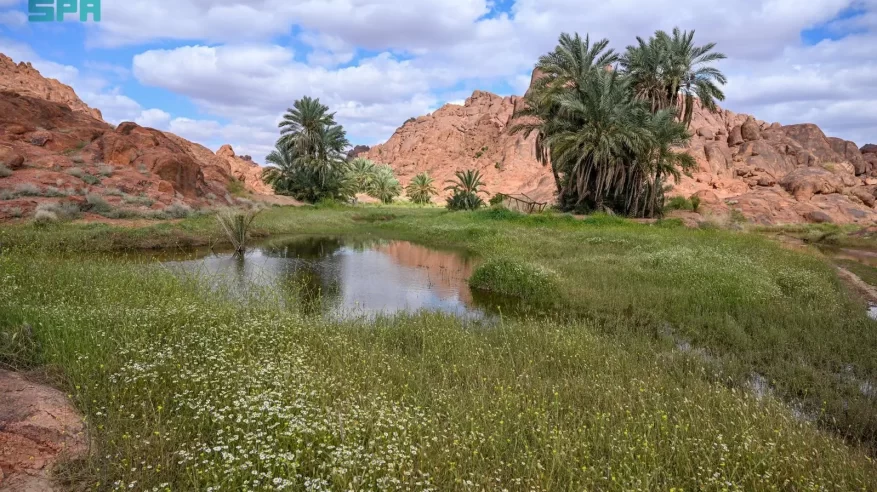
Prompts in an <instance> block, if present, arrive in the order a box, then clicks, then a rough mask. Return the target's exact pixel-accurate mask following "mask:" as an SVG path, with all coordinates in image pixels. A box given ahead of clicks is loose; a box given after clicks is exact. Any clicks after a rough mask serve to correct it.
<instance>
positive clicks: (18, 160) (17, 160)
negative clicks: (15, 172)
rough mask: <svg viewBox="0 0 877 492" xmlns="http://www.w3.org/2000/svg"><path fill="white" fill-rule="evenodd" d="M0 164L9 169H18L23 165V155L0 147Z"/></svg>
mask: <svg viewBox="0 0 877 492" xmlns="http://www.w3.org/2000/svg"><path fill="white" fill-rule="evenodd" d="M0 164H2V165H4V166H6V167H8V168H9V169H18V168H20V167H21V166H23V165H24V156H23V155H21V154H19V153H17V152H14V151H13V150H12V149H10V148H7V147H0Z"/></svg>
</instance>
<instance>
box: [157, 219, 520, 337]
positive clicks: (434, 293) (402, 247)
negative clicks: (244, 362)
mask: <svg viewBox="0 0 877 492" xmlns="http://www.w3.org/2000/svg"><path fill="white" fill-rule="evenodd" d="M157 259H159V260H160V261H162V263H163V264H164V266H166V267H167V268H169V269H171V271H174V272H180V273H181V274H192V273H195V274H198V275H199V276H200V277H203V278H205V279H208V281H210V282H211V283H212V284H213V286H214V287H215V288H217V289H221V290H224V291H226V292H228V293H230V294H231V295H250V294H252V293H253V292H257V294H256V295H259V294H258V293H270V295H276V296H278V297H279V298H282V299H283V300H284V302H289V303H290V304H291V305H295V306H297V307H298V308H300V309H302V310H303V311H305V312H307V313H308V314H314V313H320V314H323V315H325V316H327V317H331V318H342V319H343V318H352V317H363V316H364V317H371V316H374V315H377V314H383V315H393V314H397V313H416V312H420V311H431V312H442V313H448V314H452V315H455V316H458V317H461V318H465V319H471V320H483V319H490V318H492V317H493V316H494V310H495V309H496V308H495V307H494V306H496V305H497V304H504V303H506V302H507V301H502V300H498V299H497V298H495V297H493V296H491V295H489V294H487V293H482V292H477V291H476V292H473V291H472V290H470V289H469V284H468V279H469V276H470V275H471V274H472V272H473V270H474V269H475V267H476V264H477V263H476V259H475V258H473V257H472V256H471V255H468V254H466V253H464V252H461V251H450V250H438V249H433V248H429V247H426V246H422V245H419V244H415V243H411V242H407V241H397V240H385V239H374V238H369V239H361V238H360V239H354V238H343V237H300V236H299V237H288V238H277V239H272V240H270V241H265V242H261V243H257V244H255V245H253V246H251V247H250V248H249V249H248V250H247V253H246V254H245V255H244V256H243V257H241V256H236V255H233V254H232V253H231V252H216V253H214V252H211V251H210V250H197V251H188V252H181V253H179V254H169V253H162V255H160V256H159V257H158V258H157Z"/></svg>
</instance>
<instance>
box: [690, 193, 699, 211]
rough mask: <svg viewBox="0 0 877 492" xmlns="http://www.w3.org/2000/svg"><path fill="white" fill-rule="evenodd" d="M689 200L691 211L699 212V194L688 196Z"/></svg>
mask: <svg viewBox="0 0 877 492" xmlns="http://www.w3.org/2000/svg"><path fill="white" fill-rule="evenodd" d="M690 200H691V210H692V211H693V212H699V211H700V197H699V196H692V197H691V198H690Z"/></svg>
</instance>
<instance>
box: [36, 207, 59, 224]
mask: <svg viewBox="0 0 877 492" xmlns="http://www.w3.org/2000/svg"><path fill="white" fill-rule="evenodd" d="M55 222H58V216H57V215H55V213H54V212H49V211H48V210H37V211H36V213H35V214H34V216H33V223H34V225H36V226H45V225H49V224H54V223H55Z"/></svg>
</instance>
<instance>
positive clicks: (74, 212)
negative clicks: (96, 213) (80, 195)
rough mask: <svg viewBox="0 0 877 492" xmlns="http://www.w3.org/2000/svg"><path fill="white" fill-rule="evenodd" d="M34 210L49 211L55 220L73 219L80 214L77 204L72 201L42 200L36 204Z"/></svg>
mask: <svg viewBox="0 0 877 492" xmlns="http://www.w3.org/2000/svg"><path fill="white" fill-rule="evenodd" d="M36 212H37V213H39V212H50V213H51V214H52V215H54V216H55V219H56V220H74V219H78V218H80V217H81V216H82V213H81V211H80V209H79V204H77V203H76V202H72V201H65V200H62V201H58V202H43V203H41V204H39V205H37V208H36Z"/></svg>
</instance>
